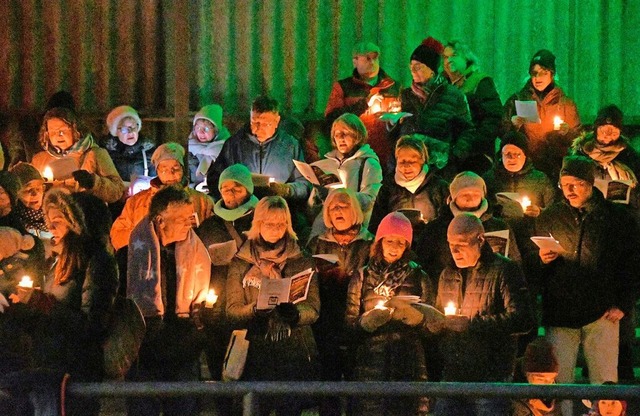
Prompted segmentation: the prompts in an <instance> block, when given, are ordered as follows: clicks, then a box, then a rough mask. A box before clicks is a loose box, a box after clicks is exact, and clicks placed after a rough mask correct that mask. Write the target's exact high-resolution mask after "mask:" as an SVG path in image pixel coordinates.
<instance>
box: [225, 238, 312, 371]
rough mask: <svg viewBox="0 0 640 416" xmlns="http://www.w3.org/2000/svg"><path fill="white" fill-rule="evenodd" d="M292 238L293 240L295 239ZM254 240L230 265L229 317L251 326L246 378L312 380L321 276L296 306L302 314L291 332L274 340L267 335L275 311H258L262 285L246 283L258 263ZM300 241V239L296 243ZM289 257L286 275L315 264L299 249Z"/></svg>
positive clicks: (246, 243) (285, 267)
mask: <svg viewBox="0 0 640 416" xmlns="http://www.w3.org/2000/svg"><path fill="white" fill-rule="evenodd" d="M291 242H292V241H290V243H291ZM251 244H252V240H247V241H246V242H245V244H244V245H243V246H242V247H241V248H240V251H239V252H238V254H237V255H236V257H235V258H234V259H233V260H232V262H231V264H230V266H229V275H228V277H227V287H226V294H227V300H226V303H227V307H226V312H227V317H228V318H229V319H230V320H231V321H232V322H234V323H235V324H236V325H237V326H239V327H242V328H247V329H248V333H247V338H248V339H249V342H250V344H249V352H248V356H247V361H246V364H245V369H244V374H243V380H310V379H314V378H315V377H316V375H317V355H318V352H317V348H316V343H315V340H314V338H313V332H312V330H311V325H312V324H313V323H314V322H315V321H316V320H317V319H318V315H319V313H320V295H319V292H318V280H317V277H316V276H313V278H312V280H311V284H310V286H309V293H308V295H307V299H306V300H304V301H301V302H299V303H297V304H296V305H295V306H296V308H297V310H298V312H299V314H300V319H299V320H298V323H297V324H296V325H293V326H292V327H291V334H290V336H288V337H286V338H285V339H283V340H280V341H271V340H270V339H269V337H265V335H267V330H268V326H269V322H270V321H271V319H272V318H273V316H272V315H273V314H275V313H276V312H275V311H272V312H270V313H269V314H268V315H267V316H266V317H265V316H263V315H262V312H260V313H258V314H256V313H255V312H254V309H253V307H254V306H255V304H256V301H257V299H258V293H259V289H258V288H257V287H255V285H253V284H244V283H245V282H244V279H245V275H246V274H247V272H248V271H249V270H250V269H252V267H253V266H254V263H253V259H252V256H251ZM295 244H296V245H297V243H295ZM292 251H293V252H295V253H297V254H295V255H294V256H293V257H290V258H288V259H287V260H286V261H285V264H284V266H282V268H281V273H282V276H283V277H284V278H287V277H291V276H294V275H295V274H297V273H300V272H302V271H304V270H306V269H309V268H313V267H314V265H313V261H312V260H311V259H310V258H309V257H306V256H304V255H303V254H302V253H301V252H300V251H299V249H295V250H292Z"/></svg>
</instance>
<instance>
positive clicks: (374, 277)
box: [346, 257, 435, 415]
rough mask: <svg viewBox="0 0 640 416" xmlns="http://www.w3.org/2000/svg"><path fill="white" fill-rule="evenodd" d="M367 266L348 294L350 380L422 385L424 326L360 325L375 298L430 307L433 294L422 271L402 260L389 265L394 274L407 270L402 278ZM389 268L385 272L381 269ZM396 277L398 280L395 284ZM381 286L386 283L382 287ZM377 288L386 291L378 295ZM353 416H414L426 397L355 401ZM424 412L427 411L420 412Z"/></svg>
mask: <svg viewBox="0 0 640 416" xmlns="http://www.w3.org/2000/svg"><path fill="white" fill-rule="evenodd" d="M371 262H372V260H370V261H369V265H368V266H367V267H365V268H364V269H363V270H362V272H361V273H360V274H359V275H357V276H355V277H354V278H352V279H351V282H350V284H349V291H348V293H347V310H346V323H347V325H348V327H349V328H351V330H352V331H353V336H354V337H358V338H359V345H358V346H357V350H356V358H355V361H356V367H355V372H354V376H355V379H356V380H357V381H426V380H427V371H426V363H425V351H424V347H423V344H422V336H423V334H424V333H425V331H426V329H425V328H424V325H418V326H416V327H410V326H407V325H405V324H403V323H402V322H401V321H397V320H391V321H389V322H387V323H386V324H384V325H382V326H381V327H379V328H378V329H377V330H375V331H374V332H373V333H368V332H365V331H364V330H363V329H362V328H361V326H360V319H361V317H362V315H363V314H364V313H365V312H367V311H369V310H371V309H373V308H374V307H375V306H376V304H377V303H378V300H379V299H380V296H381V295H383V293H382V292H385V293H384V296H398V295H415V296H419V297H420V299H421V302H423V303H427V304H433V301H434V297H435V296H434V295H435V292H434V290H433V286H432V285H431V284H430V280H429V279H428V278H427V275H426V273H425V272H424V271H423V270H422V268H421V267H420V266H419V265H418V264H417V263H414V262H412V261H409V260H408V259H407V258H406V257H405V258H402V259H400V260H398V261H396V262H395V263H394V264H392V265H388V264H387V263H386V262H384V261H383V263H382V264H383V265H384V266H386V267H391V268H392V269H393V270H402V271H404V270H406V271H407V273H406V274H405V275H404V276H399V275H398V273H394V272H393V271H392V272H390V273H389V275H388V276H385V275H384V274H380V273H375V272H372V271H371V270H372V268H371ZM385 270H387V271H388V270H390V269H388V268H387V269H385ZM395 279H398V280H397V281H394V280H395ZM385 283H386V284H385ZM378 287H381V288H385V289H388V290H383V291H382V292H380V291H379V290H377V288H378ZM355 406H356V411H355V413H354V414H359V415H360V414H362V415H415V414H418V410H421V411H423V412H425V410H427V409H428V406H429V402H428V399H427V398H423V397H421V398H418V400H416V399H415V398H407V399H406V400H400V399H398V398H394V399H393V400H389V401H387V400H376V399H373V400H372V399H369V400H364V399H363V400H358V401H356V404H355ZM425 413H426V412H425Z"/></svg>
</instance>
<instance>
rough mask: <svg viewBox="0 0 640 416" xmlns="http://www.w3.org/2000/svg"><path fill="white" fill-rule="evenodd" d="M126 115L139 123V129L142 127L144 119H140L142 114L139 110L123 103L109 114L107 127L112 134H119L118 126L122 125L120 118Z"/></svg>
mask: <svg viewBox="0 0 640 416" xmlns="http://www.w3.org/2000/svg"><path fill="white" fill-rule="evenodd" d="M126 117H131V118H132V119H134V120H135V121H136V124H138V131H140V128H141V127H142V120H140V116H139V115H138V112H137V111H136V110H135V109H134V108H133V107H129V106H128V105H121V106H120V107H116V108H114V109H113V110H111V112H110V113H109V115H108V116H107V127H108V128H109V133H111V135H112V136H114V137H115V136H117V135H118V126H119V125H120V120H122V119H123V118H126Z"/></svg>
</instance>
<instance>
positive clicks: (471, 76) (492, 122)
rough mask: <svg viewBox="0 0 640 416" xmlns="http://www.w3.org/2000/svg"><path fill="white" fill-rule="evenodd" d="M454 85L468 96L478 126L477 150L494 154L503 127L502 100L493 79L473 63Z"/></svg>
mask: <svg viewBox="0 0 640 416" xmlns="http://www.w3.org/2000/svg"><path fill="white" fill-rule="evenodd" d="M453 85H455V86H456V87H458V88H459V89H460V91H462V92H463V93H464V95H465V96H466V97H467V102H468V103H469V111H470V112H471V119H472V120H473V124H474V126H475V127H476V134H477V142H476V145H477V151H478V152H480V153H483V154H485V155H488V156H493V153H494V151H495V148H494V146H495V140H496V138H497V137H499V136H500V132H501V129H502V101H500V95H499V94H498V91H497V90H496V85H495V83H494V82H493V79H491V77H489V76H488V75H487V74H484V73H482V72H480V71H479V70H478V69H477V68H476V67H475V66H474V65H471V66H469V67H468V68H467V69H466V70H465V72H464V73H463V74H462V76H461V77H460V78H459V79H458V80H455V82H454V83H453Z"/></svg>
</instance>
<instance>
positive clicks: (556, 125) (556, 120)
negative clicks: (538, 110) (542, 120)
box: [553, 116, 564, 130]
mask: <svg viewBox="0 0 640 416" xmlns="http://www.w3.org/2000/svg"><path fill="white" fill-rule="evenodd" d="M563 123H564V120H563V119H561V118H560V116H555V117H554V118H553V129H554V130H560V126H562V124H563Z"/></svg>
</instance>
